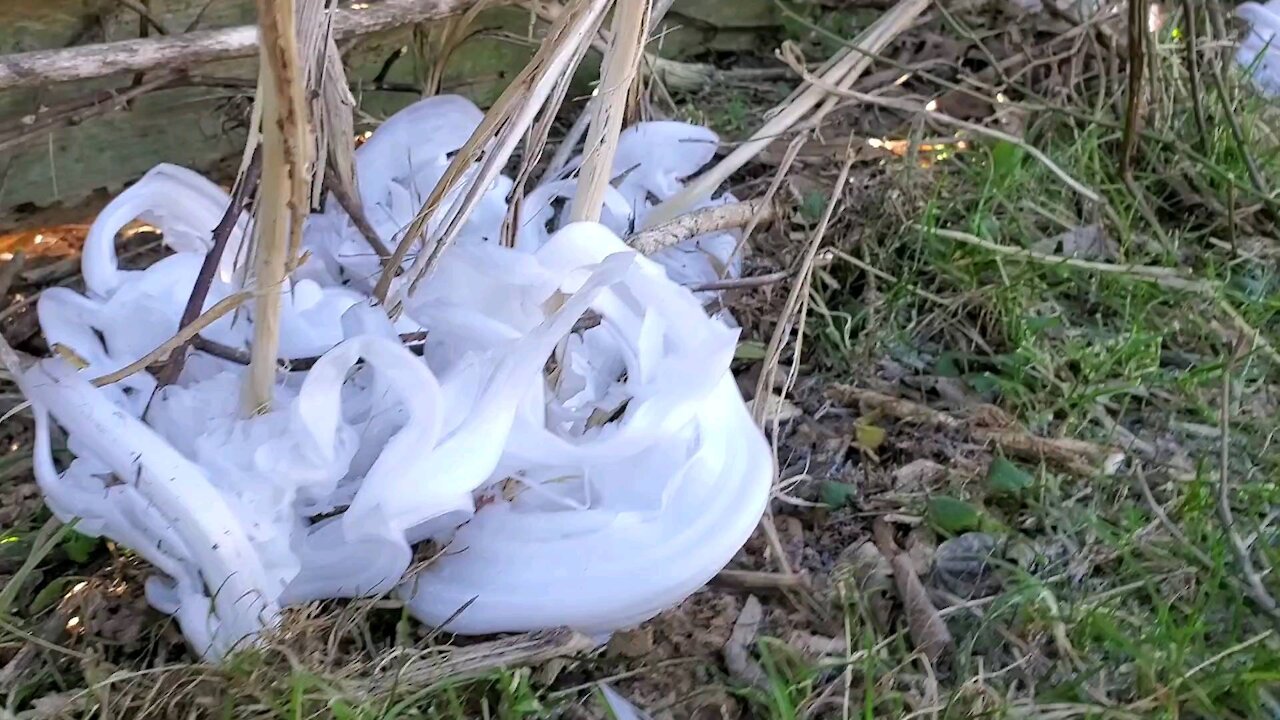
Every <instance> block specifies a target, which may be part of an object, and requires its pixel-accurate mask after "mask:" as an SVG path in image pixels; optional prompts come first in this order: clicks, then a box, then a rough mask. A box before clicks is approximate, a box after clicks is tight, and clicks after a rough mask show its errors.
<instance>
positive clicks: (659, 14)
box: [537, 0, 674, 182]
mask: <svg viewBox="0 0 1280 720" xmlns="http://www.w3.org/2000/svg"><path fill="white" fill-rule="evenodd" d="M673 2H674V0H657V1H656V2H654V3H653V7H652V9H651V10H650V11H649V24H648V26H649V28H655V27H657V26H658V24H659V23H661V22H662V19H663V18H664V17H665V16H666V14H667V11H668V10H670V9H671V5H672V3H673ZM537 10H538V11H539V12H540V14H542V15H543V16H544V17H545V16H547V15H548V13H542V12H541V11H542V7H541V6H539V7H538V8H537ZM594 44H595V43H593V45H594ZM602 49H603V48H602ZM653 60H654V62H657V61H659V60H660V58H653ZM598 102H599V97H598V96H592V97H591V98H589V99H588V100H587V102H586V104H585V106H584V107H583V108H582V111H581V112H580V113H578V117H577V118H575V119H574V121H573V124H572V125H570V126H569V130H568V131H567V132H566V133H565V135H564V138H563V139H562V140H561V141H560V144H559V145H558V146H557V147H556V151H555V153H553V154H552V155H551V161H550V162H548V163H547V169H546V170H544V171H543V173H542V182H547V181H550V180H555V179H558V178H560V177H561V176H562V173H563V172H564V170H565V168H566V167H568V165H569V161H570V160H572V159H573V153H574V151H575V150H577V149H578V143H580V142H582V138H583V136H584V135H586V134H587V126H588V125H589V124H590V122H591V116H592V115H594V114H595V106H596V104H597V103H598Z"/></svg>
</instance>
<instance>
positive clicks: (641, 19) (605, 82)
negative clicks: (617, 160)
mask: <svg viewBox="0 0 1280 720" xmlns="http://www.w3.org/2000/svg"><path fill="white" fill-rule="evenodd" d="M648 17H649V0H618V4H617V5H616V6H615V7H614V10H613V38H612V40H611V41H610V43H609V52H608V53H607V54H606V55H605V60H604V72H603V73H602V75H601V78H600V86H599V88H598V89H597V93H596V101H595V106H594V108H593V110H594V112H593V114H592V117H591V126H590V128H589V129H588V130H587V145H586V149H585V150H586V152H585V154H584V156H583V159H582V173H581V175H580V176H579V177H578V190H577V192H576V193H574V196H573V208H572V210H571V211H570V213H569V217H570V219H571V220H573V221H574V222H581V221H593V222H594V221H599V220H600V211H601V209H602V208H603V207H604V195H605V189H606V188H607V187H608V185H609V181H610V180H611V179H612V175H613V157H614V155H615V154H616V153H617V150H618V136H619V135H620V134H621V133H622V119H623V116H624V115H625V114H626V111H627V98H628V97H629V96H630V95H631V86H632V84H633V83H634V82H635V79H636V72H637V70H638V69H639V67H640V57H641V55H642V53H643V51H644V40H645V38H646V37H647V36H648V34H649V32H648V27H647V26H648V22H647V20H648Z"/></svg>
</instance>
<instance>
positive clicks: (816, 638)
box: [787, 548, 879, 660]
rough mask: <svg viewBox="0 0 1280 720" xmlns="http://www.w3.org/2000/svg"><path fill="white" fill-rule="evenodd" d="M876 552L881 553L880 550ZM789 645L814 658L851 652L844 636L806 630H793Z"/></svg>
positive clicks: (840, 656) (832, 656)
mask: <svg viewBox="0 0 1280 720" xmlns="http://www.w3.org/2000/svg"><path fill="white" fill-rule="evenodd" d="M872 549H874V548H872ZM876 554H877V555H879V553H878V552H877V553H876ZM787 645H789V646H791V647H792V648H793V649H794V650H795V651H796V652H798V653H800V654H801V655H804V656H806V657H808V658H811V659H813V660H822V659H824V658H843V657H845V656H846V655H848V654H849V646H848V645H847V644H846V643H845V641H844V638H839V637H827V636H826V635H815V634H813V633H811V632H805V631H804V630H792V631H791V634H790V635H788V636H787Z"/></svg>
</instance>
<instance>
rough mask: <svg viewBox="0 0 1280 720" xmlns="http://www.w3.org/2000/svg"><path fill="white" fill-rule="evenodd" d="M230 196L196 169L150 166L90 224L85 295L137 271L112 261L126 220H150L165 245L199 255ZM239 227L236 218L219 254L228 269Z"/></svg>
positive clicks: (106, 289) (103, 292) (101, 292)
mask: <svg viewBox="0 0 1280 720" xmlns="http://www.w3.org/2000/svg"><path fill="white" fill-rule="evenodd" d="M230 201H231V199H230V198H229V197H228V196H227V194H226V193H225V192H223V191H222V188H220V187H218V186H217V185H214V184H213V183H211V182H209V181H208V180H207V179H205V178H204V176H202V175H200V174H199V173H196V172H193V171H191V170H188V169H186V168H184V167H180V166H178V165H168V164H161V165H157V166H155V167H154V168H152V169H151V171H150V172H148V173H147V174H146V175H143V176H142V179H140V180H138V182H136V183H134V184H133V185H132V186H131V187H129V189H127V190H125V191H124V192H122V193H120V195H118V196H116V198H115V199H114V200H112V201H111V202H110V203H108V204H107V206H106V207H105V208H103V210H102V212H101V213H99V214H98V217H97V219H96V220H94V222H93V225H92V226H91V227H90V228H89V233H88V235H87V236H86V237H85V242H84V254H83V259H82V262H81V269H82V270H83V272H84V282H85V287H87V288H88V291H89V294H90V295H91V296H95V297H98V298H103V297H106V296H107V295H108V294H109V293H111V291H113V290H115V289H116V287H118V286H119V285H120V284H121V283H123V282H124V280H125V278H126V277H130V278H132V277H136V276H137V275H138V274H140V273H137V272H132V273H130V272H122V271H121V270H120V269H119V265H118V263H117V261H116V245H115V243H116V234H117V233H119V232H120V231H121V230H122V229H124V227H125V226H126V225H128V224H129V223H131V222H133V221H134V220H142V221H144V222H147V223H150V224H152V225H154V226H156V227H157V228H158V229H159V230H160V232H161V233H163V236H164V243H165V245H167V246H169V247H170V248H173V249H174V250H176V251H178V252H179V253H184V252H186V253H198V254H200V255H202V256H203V254H204V253H205V252H207V251H208V249H209V247H210V243H211V242H212V235H213V229H214V228H215V227H217V225H218V222H219V221H220V220H221V219H222V214H223V213H224V212H225V211H226V209H227V203H229V202H230ZM244 227H245V220H244V219H241V220H240V222H239V223H238V224H237V226H236V228H235V230H233V232H232V235H231V238H230V240H229V242H228V249H227V252H226V253H225V254H224V258H226V259H225V260H224V263H223V265H224V267H225V268H228V269H229V268H230V263H231V262H232V261H233V259H234V257H235V254H236V250H237V247H238V244H239V241H240V239H241V238H242V237H243V234H244ZM228 279H229V278H228ZM179 312H181V309H179Z"/></svg>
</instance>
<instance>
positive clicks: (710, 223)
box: [627, 199, 773, 255]
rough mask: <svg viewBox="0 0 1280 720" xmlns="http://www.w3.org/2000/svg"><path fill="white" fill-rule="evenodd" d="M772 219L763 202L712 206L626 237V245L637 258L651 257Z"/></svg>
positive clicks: (766, 203)
mask: <svg viewBox="0 0 1280 720" xmlns="http://www.w3.org/2000/svg"><path fill="white" fill-rule="evenodd" d="M772 219H773V206H772V205H771V204H770V203H768V202H766V201H765V200H763V199H760V200H747V201H745V202H740V203H732V204H730V205H714V206H712V207H706V208H702V209H701V210H694V211H693V212H690V213H685V214H684V215H681V216H680V217H677V218H674V219H672V220H671V221H669V222H666V223H663V224H662V225H659V226H657V227H653V228H650V229H648V230H645V231H643V232H638V233H636V234H634V235H632V236H631V237H628V238H627V244H628V245H630V246H631V247H632V248H634V249H635V251H636V252H638V253H640V254H641V255H653V254H654V253H658V252H662V251H663V250H665V249H667V248H669V247H673V246H675V245H679V244H680V243H682V242H684V241H686V240H688V239H690V238H695V237H698V236H699V235H706V234H707V233H713V232H719V231H721V230H728V229H729V228H736V227H742V226H744V225H747V224H748V223H751V222H752V221H753V220H754V221H756V222H757V223H759V222H768V221H769V220H772Z"/></svg>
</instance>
